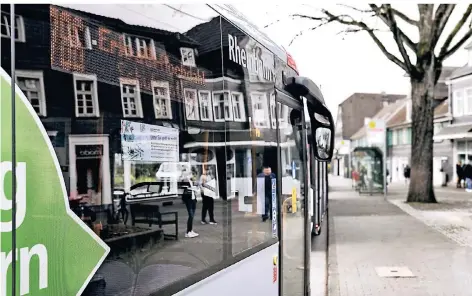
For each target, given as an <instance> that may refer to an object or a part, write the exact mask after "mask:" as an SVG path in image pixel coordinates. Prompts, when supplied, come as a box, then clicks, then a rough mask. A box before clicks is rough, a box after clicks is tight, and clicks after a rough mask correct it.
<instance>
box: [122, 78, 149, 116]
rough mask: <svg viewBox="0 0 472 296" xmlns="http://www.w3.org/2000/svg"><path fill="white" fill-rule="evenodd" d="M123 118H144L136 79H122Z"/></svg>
mask: <svg viewBox="0 0 472 296" xmlns="http://www.w3.org/2000/svg"><path fill="white" fill-rule="evenodd" d="M120 89H121V105H122V108H123V117H142V116H143V110H142V107H141V93H140V90H139V82H138V81H137V80H134V79H123V78H122V79H120Z"/></svg>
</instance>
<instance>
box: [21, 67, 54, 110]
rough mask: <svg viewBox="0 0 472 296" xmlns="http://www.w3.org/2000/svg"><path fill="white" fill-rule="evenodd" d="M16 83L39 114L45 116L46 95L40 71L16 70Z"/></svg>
mask: <svg viewBox="0 0 472 296" xmlns="http://www.w3.org/2000/svg"><path fill="white" fill-rule="evenodd" d="M16 84H17V85H18V87H19V88H20V89H21V91H22V92H23V94H24V95H25V96H26V98H27V99H28V101H29V102H30V104H31V107H33V109H34V111H36V113H37V114H38V115H39V116H46V115H47V113H46V95H45V92H44V78H43V72H42V71H22V70H16Z"/></svg>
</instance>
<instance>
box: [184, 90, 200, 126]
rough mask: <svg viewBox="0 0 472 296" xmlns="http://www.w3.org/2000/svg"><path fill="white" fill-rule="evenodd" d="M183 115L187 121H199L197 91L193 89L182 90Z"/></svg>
mask: <svg viewBox="0 0 472 296" xmlns="http://www.w3.org/2000/svg"><path fill="white" fill-rule="evenodd" d="M184 98H185V115H186V118H187V120H198V119H200V116H199V112H198V100H197V91H196V90H195V89H188V88H186V89H184Z"/></svg>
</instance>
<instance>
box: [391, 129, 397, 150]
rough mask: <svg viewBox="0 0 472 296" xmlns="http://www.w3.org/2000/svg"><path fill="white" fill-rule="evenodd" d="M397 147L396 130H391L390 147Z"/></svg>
mask: <svg viewBox="0 0 472 296" xmlns="http://www.w3.org/2000/svg"><path fill="white" fill-rule="evenodd" d="M397 145H398V130H397V129H395V130H392V146H397Z"/></svg>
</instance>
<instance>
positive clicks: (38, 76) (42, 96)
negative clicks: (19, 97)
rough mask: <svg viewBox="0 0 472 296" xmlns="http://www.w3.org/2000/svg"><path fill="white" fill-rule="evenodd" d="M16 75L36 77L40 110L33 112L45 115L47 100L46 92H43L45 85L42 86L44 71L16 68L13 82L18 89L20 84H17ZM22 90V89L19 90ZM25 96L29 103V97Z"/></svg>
mask: <svg viewBox="0 0 472 296" xmlns="http://www.w3.org/2000/svg"><path fill="white" fill-rule="evenodd" d="M18 77H20V78H26V79H28V78H29V79H38V80H39V92H40V93H39V100H40V106H39V108H40V112H39V113H37V112H35V113H36V114H38V116H42V117H47V102H46V92H45V87H44V73H43V71H36V70H16V71H15V83H16V85H17V86H18V88H19V89H21V88H20V86H19V84H18ZM21 91H22V92H23V90H21ZM25 97H26V99H28V101H29V102H30V104H31V101H30V99H29V98H28V96H27V95H26V94H25ZM33 109H34V108H33Z"/></svg>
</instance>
